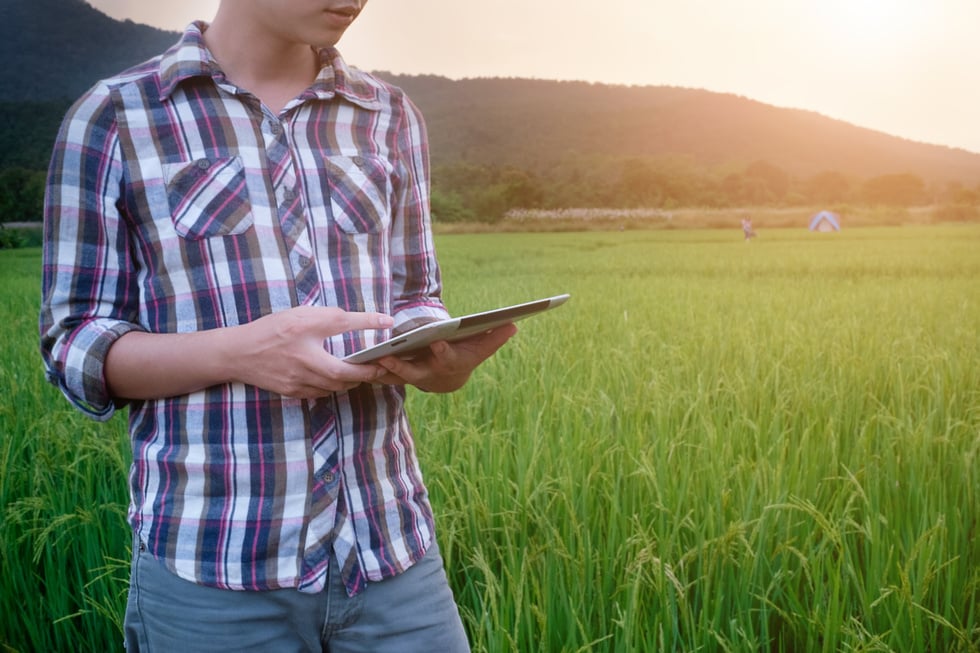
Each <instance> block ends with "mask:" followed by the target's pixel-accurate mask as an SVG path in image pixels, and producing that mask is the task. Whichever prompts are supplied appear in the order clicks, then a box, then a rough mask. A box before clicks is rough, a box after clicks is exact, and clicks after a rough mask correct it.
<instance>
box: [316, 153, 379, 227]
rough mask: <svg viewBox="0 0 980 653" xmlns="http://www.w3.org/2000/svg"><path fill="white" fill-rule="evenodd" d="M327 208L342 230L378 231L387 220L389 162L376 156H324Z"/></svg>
mask: <svg viewBox="0 0 980 653" xmlns="http://www.w3.org/2000/svg"><path fill="white" fill-rule="evenodd" d="M326 160H327V175H328V180H329V185H330V211H331V213H332V214H333V219H334V221H335V222H336V223H337V225H338V226H339V227H340V228H341V229H342V230H343V231H345V232H346V233H350V234H364V233H378V232H381V231H384V230H386V229H387V228H388V226H389V225H390V223H391V201H390V197H391V187H392V184H391V164H390V163H389V162H388V161H386V160H385V159H382V158H379V157H376V156H341V155H330V156H327V158H326Z"/></svg>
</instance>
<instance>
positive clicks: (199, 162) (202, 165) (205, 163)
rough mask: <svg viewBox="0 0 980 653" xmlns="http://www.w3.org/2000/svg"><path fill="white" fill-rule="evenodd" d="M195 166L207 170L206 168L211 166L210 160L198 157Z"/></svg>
mask: <svg viewBox="0 0 980 653" xmlns="http://www.w3.org/2000/svg"><path fill="white" fill-rule="evenodd" d="M197 167H198V168H200V169H201V170H207V169H208V168H210V167H211V161H209V160H208V159H198V160H197Z"/></svg>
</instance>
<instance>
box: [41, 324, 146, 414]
mask: <svg viewBox="0 0 980 653" xmlns="http://www.w3.org/2000/svg"><path fill="white" fill-rule="evenodd" d="M139 330H141V329H140V327H139V326H137V325H135V324H132V323H130V322H123V321H120V320H109V319H97V320H92V321H90V322H87V323H85V324H83V325H82V326H80V327H78V328H77V329H75V331H74V332H73V333H72V334H71V335H70V336H69V338H68V339H67V340H66V341H65V342H64V344H63V345H62V347H61V349H60V351H56V352H55V356H54V357H53V362H52V363H50V364H49V365H48V369H47V376H48V380H49V381H51V383H53V384H54V385H56V386H58V388H59V389H60V390H61V392H62V393H64V395H65V397H66V398H67V399H68V401H70V402H71V403H72V405H73V406H75V407H76V408H77V409H78V410H80V411H82V412H83V413H85V414H86V415H87V416H89V417H91V418H92V419H95V420H98V421H100V422H104V421H106V420H108V419H109V418H110V417H112V416H113V414H115V412H116V410H117V409H118V408H119V407H120V406H122V405H125V402H116V401H114V400H113V398H112V396H111V395H110V394H109V387H108V384H107V383H106V380H105V359H106V356H107V355H108V353H109V347H111V346H112V344H113V343H114V342H116V340H118V339H119V338H120V337H121V336H123V335H125V334H126V333H129V332H130V331H139Z"/></svg>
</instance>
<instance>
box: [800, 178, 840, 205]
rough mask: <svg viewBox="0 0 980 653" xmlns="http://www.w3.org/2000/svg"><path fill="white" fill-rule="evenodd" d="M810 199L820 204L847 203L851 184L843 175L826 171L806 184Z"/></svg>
mask: <svg viewBox="0 0 980 653" xmlns="http://www.w3.org/2000/svg"><path fill="white" fill-rule="evenodd" d="M805 188H806V195H807V197H808V198H809V199H811V200H812V201H814V202H817V203H820V204H834V203H838V202H843V201H845V200H846V199H847V198H848V196H849V195H850V193H851V182H850V181H848V179H847V177H846V176H844V174H843V173H840V172H837V171H835V170H826V171H824V172H821V173H819V174H816V175H814V176H813V177H811V178H810V179H808V180H807V182H806V184H805Z"/></svg>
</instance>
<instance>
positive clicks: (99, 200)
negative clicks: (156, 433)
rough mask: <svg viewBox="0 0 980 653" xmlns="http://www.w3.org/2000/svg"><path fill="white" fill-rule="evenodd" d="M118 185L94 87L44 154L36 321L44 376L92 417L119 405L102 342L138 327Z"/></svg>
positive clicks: (105, 104)
mask: <svg viewBox="0 0 980 653" xmlns="http://www.w3.org/2000/svg"><path fill="white" fill-rule="evenodd" d="M122 188H123V165H122V162H121V158H120V156H119V143H118V140H117V131H116V128H115V121H114V119H113V116H112V108H111V103H110V102H109V98H108V93H105V92H103V93H101V94H100V93H99V92H98V90H96V91H93V92H91V93H89V94H88V95H86V96H85V97H83V98H82V99H81V100H79V101H78V102H77V103H76V104H75V106H73V107H72V109H71V110H70V111H69V113H68V115H67V116H66V118H65V120H64V122H63V123H62V127H61V130H60V131H59V134H58V138H57V141H56V143H55V147H54V152H53V155H52V159H51V167H50V169H49V174H48V181H47V186H46V189H45V203H44V250H43V263H42V289H41V295H42V296H41V311H40V319H39V328H40V341H41V342H40V344H41V355H42V358H43V362H44V367H45V373H46V376H47V378H48V380H49V381H50V382H51V383H53V384H54V385H56V386H57V387H58V388H60V389H61V391H62V392H63V393H64V395H65V396H66V397H67V398H68V400H69V401H70V402H71V403H72V404H73V405H74V406H76V407H77V408H78V409H79V410H81V411H82V412H83V413H85V414H86V415H88V416H90V417H92V418H94V419H97V420H107V419H109V418H110V417H111V416H112V415H113V413H114V412H115V410H116V408H117V403H116V402H114V401H113V398H112V397H111V396H110V393H109V390H108V386H107V384H106V381H105V374H104V368H105V359H106V355H107V354H108V351H109V348H110V347H111V346H112V344H113V343H114V342H115V341H116V340H117V339H118V338H119V337H121V336H122V335H123V334H125V333H128V332H129V331H133V330H139V329H141V327H140V325H139V323H138V316H139V314H140V312H139V290H138V283H137V271H136V266H135V264H134V260H133V256H132V254H131V251H130V242H129V236H128V232H127V228H126V223H125V220H124V219H123V216H122V214H121V212H120V209H119V207H120V206H121V205H122V199H121V197H122Z"/></svg>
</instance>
